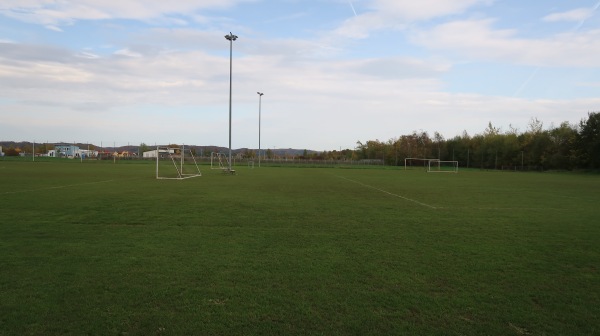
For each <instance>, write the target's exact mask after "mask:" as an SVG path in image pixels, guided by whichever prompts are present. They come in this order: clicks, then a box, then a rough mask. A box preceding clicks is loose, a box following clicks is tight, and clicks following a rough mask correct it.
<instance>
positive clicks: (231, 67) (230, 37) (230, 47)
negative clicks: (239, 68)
mask: <svg viewBox="0 0 600 336" xmlns="http://www.w3.org/2000/svg"><path fill="white" fill-rule="evenodd" d="M225 38H226V39H227V40H229V172H232V170H231V78H232V77H231V74H232V72H233V71H232V70H233V66H232V55H233V41H235V40H236V39H237V38H238V37H237V36H236V35H233V34H232V33H231V32H229V35H225Z"/></svg>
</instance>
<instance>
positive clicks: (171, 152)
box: [155, 146, 202, 180]
mask: <svg viewBox="0 0 600 336" xmlns="http://www.w3.org/2000/svg"><path fill="white" fill-rule="evenodd" d="M155 154H156V178H157V179H159V180H160V179H172V180H183V179H188V178H192V177H198V176H202V173H201V172H200V167H199V166H198V162H196V158H195V157H194V153H193V151H192V150H191V149H190V148H186V147H185V146H181V147H172V146H158V147H156V153H155Z"/></svg>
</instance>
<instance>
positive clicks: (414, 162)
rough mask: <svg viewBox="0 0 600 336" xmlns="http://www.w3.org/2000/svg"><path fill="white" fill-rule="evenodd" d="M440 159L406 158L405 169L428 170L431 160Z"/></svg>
mask: <svg viewBox="0 0 600 336" xmlns="http://www.w3.org/2000/svg"><path fill="white" fill-rule="evenodd" d="M435 161H440V160H439V159H423V158H406V159H404V170H407V169H415V168H421V169H423V170H428V168H427V167H428V166H429V163H430V162H435Z"/></svg>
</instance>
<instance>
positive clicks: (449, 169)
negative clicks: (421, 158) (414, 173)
mask: <svg viewBox="0 0 600 336" xmlns="http://www.w3.org/2000/svg"><path fill="white" fill-rule="evenodd" d="M427 172H428V173H458V161H439V160H437V161H429V164H428V165H427Z"/></svg>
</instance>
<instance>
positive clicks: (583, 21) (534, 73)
mask: <svg viewBox="0 0 600 336" xmlns="http://www.w3.org/2000/svg"><path fill="white" fill-rule="evenodd" d="M598 7H600V1H598V3H597V4H596V5H595V6H594V7H592V15H593V14H594V12H596V10H597V9H598ZM592 15H590V16H589V17H587V18H585V19H583V20H581V21H579V23H578V24H577V26H575V28H573V33H575V32H577V31H578V30H579V28H581V26H583V24H584V23H585V21H587V19H589V18H590V17H592ZM540 68H541V67H540V66H538V67H537V68H535V69H534V70H533V72H532V73H531V75H529V78H527V80H525V81H524V82H523V84H521V86H519V89H518V90H517V91H515V93H514V94H513V97H516V96H518V95H519V94H520V93H521V91H523V89H525V87H526V86H527V84H528V83H529V82H530V81H531V80H532V79H533V78H534V77H535V75H536V74H537V73H538V71H539V70H540Z"/></svg>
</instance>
